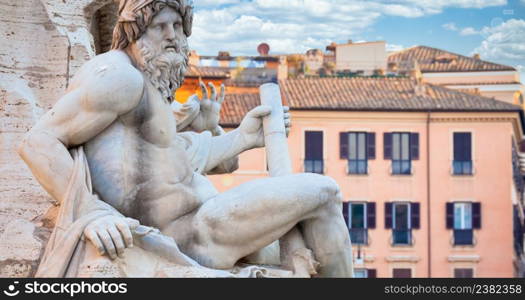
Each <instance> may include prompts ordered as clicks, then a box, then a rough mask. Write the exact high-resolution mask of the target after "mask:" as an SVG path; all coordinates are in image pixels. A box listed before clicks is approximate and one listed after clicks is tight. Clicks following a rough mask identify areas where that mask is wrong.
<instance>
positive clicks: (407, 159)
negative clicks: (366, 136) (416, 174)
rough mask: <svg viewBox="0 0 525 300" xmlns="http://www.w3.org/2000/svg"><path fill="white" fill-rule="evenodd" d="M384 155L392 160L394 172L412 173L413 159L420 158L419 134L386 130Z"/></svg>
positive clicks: (400, 173)
mask: <svg viewBox="0 0 525 300" xmlns="http://www.w3.org/2000/svg"><path fill="white" fill-rule="evenodd" d="M384 157H385V159H391V160H392V174H398V175H410V174H412V160H417V159H419V134H418V133H410V132H394V133H389V132H386V133H385V134H384Z"/></svg>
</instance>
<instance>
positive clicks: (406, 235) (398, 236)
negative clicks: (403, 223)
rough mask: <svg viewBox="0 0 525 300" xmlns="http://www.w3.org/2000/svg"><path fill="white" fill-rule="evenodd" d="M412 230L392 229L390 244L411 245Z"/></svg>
mask: <svg viewBox="0 0 525 300" xmlns="http://www.w3.org/2000/svg"><path fill="white" fill-rule="evenodd" d="M412 244H413V242H412V230H410V229H393V230H392V245H393V246H411V245H412Z"/></svg>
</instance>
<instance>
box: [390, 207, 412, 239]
mask: <svg viewBox="0 0 525 300" xmlns="http://www.w3.org/2000/svg"><path fill="white" fill-rule="evenodd" d="M393 208H394V213H393V225H394V226H393V227H392V229H393V232H392V234H393V240H394V244H396V245H409V244H411V241H410V240H411V238H410V219H409V216H410V206H409V205H408V203H394V205H393Z"/></svg>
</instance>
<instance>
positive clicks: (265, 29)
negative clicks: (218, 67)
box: [190, 0, 525, 82]
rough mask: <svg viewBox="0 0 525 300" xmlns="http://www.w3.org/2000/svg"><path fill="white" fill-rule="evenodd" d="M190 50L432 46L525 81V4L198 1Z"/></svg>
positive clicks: (514, 0)
mask: <svg viewBox="0 0 525 300" xmlns="http://www.w3.org/2000/svg"><path fill="white" fill-rule="evenodd" d="M194 4H195V21H194V30H193V36H192V37H191V38H190V46H191V47H192V49H195V50H197V52H198V53H199V54H205V55H214V54H217V52H218V51H219V50H225V51H230V53H231V54H232V55H254V54H256V53H257V52H256V47H257V45H258V44H259V43H261V42H267V43H268V44H270V47H271V53H274V54H276V53H279V54H280V53H304V52H306V50H308V49H311V48H319V49H323V50H324V48H325V46H326V45H327V44H329V43H330V42H332V41H335V42H338V43H344V42H346V41H347V40H349V39H351V40H353V41H354V42H355V41H374V40H385V41H386V42H387V45H388V49H390V50H398V49H403V48H407V47H410V46H414V45H427V46H432V47H436V48H441V49H445V50H449V51H452V52H455V53H460V54H463V55H472V54H474V53H479V54H480V55H481V58H482V59H485V60H488V61H494V62H498V63H503V64H507V65H512V66H514V67H516V68H519V69H520V70H521V74H522V82H525V76H524V75H525V0H368V1H364V0H195V1H194Z"/></svg>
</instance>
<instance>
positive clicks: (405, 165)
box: [392, 159, 412, 175]
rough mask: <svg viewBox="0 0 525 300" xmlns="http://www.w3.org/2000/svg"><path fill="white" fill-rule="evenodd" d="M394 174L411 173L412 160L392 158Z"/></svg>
mask: <svg viewBox="0 0 525 300" xmlns="http://www.w3.org/2000/svg"><path fill="white" fill-rule="evenodd" d="M392 174H393V175H411V174H412V161H411V160H401V159H399V160H392Z"/></svg>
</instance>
